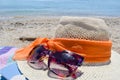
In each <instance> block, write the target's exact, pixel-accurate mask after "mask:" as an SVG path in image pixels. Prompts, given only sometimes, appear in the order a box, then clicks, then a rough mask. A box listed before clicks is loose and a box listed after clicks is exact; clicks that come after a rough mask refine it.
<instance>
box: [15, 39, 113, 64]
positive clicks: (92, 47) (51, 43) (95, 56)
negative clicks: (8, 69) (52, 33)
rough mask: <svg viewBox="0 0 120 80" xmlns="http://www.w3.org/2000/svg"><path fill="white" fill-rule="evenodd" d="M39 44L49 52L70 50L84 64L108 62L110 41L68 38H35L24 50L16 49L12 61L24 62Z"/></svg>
mask: <svg viewBox="0 0 120 80" xmlns="http://www.w3.org/2000/svg"><path fill="white" fill-rule="evenodd" d="M39 44H43V45H45V46H47V47H48V49H50V50H58V51H60V50H70V51H72V52H75V53H76V54H79V55H82V56H83V57H84V58H85V59H84V61H85V62H105V61H108V60H110V56H111V47H112V42H111V41H94V40H85V39H68V38H55V39H48V38H37V39H36V40H35V41H33V42H32V43H31V44H30V45H28V46H27V47H25V48H22V49H18V50H17V51H16V53H15V54H14V56H13V59H14V60H26V59H27V58H28V57H29V54H30V52H31V50H32V49H33V48H34V47H35V46H36V45H39Z"/></svg>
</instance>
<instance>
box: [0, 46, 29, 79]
mask: <svg viewBox="0 0 120 80" xmlns="http://www.w3.org/2000/svg"><path fill="white" fill-rule="evenodd" d="M15 50H16V48H15V47H9V46H6V47H0V66H2V67H1V68H0V80H11V79H12V80H14V79H13V78H14V77H17V78H18V79H19V77H20V76H18V75H21V76H22V74H21V72H20V71H19V69H18V67H17V63H16V62H15V61H13V60H12V56H13V54H14V52H15ZM22 77H23V76H22ZM20 80H21V79H20ZM22 80H27V79H25V77H23V78H22Z"/></svg>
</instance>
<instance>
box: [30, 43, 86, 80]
mask: <svg viewBox="0 0 120 80" xmlns="http://www.w3.org/2000/svg"><path fill="white" fill-rule="evenodd" d="M63 52H65V54H66V53H67V54H68V55H70V56H72V57H75V56H79V58H80V59H81V61H79V65H71V64H70V63H65V62H63V63H61V62H60V61H57V57H55V56H54V54H56V55H57V54H58V53H63ZM69 52H70V51H56V52H55V51H54V52H53V51H51V50H49V49H47V47H45V46H44V45H37V46H36V47H34V48H33V49H32V51H31V52H30V57H29V58H28V61H29V60H30V59H31V58H32V59H33V62H34V61H40V62H43V61H44V58H46V57H47V56H48V62H47V67H48V70H49V71H51V72H53V73H54V74H56V75H57V76H59V77H62V78H64V77H69V76H71V77H73V78H76V76H75V72H76V70H77V68H78V66H81V65H82V62H83V60H84V57H82V56H80V55H77V54H74V53H72V54H73V55H75V56H73V55H71V54H70V53H69ZM35 54H36V55H37V56H36V55H35ZM34 55H35V56H34ZM41 57H42V58H41ZM53 60H54V62H55V63H56V64H58V65H61V66H64V67H65V68H66V69H68V71H69V74H68V75H65V76H60V75H59V74H57V73H56V72H54V71H53V70H52V69H51V68H50V64H51V62H53ZM31 63H32V62H31ZM28 65H29V66H31V65H30V64H28ZM31 67H32V66H31ZM73 67H74V68H73ZM32 68H34V67H32Z"/></svg>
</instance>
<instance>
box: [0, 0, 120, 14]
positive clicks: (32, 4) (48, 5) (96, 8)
mask: <svg viewBox="0 0 120 80" xmlns="http://www.w3.org/2000/svg"><path fill="white" fill-rule="evenodd" d="M5 15H52V16H54V15H77V16H79V15H83V16H84V15H88V16H89V15H90V16H91V15H92V16H93V15H96V16H120V0H0V16H5Z"/></svg>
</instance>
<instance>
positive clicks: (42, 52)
mask: <svg viewBox="0 0 120 80" xmlns="http://www.w3.org/2000/svg"><path fill="white" fill-rule="evenodd" d="M46 54H47V50H46V49H45V48H44V46H42V45H40V46H36V47H35V48H34V49H33V50H32V52H31V55H30V56H29V58H28V65H29V66H31V67H32V68H34V69H45V68H46V67H47V66H46V64H45V63H44V62H43V59H44V57H45V56H46Z"/></svg>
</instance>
